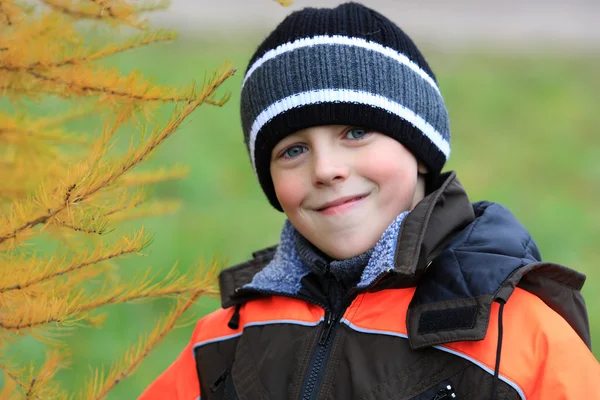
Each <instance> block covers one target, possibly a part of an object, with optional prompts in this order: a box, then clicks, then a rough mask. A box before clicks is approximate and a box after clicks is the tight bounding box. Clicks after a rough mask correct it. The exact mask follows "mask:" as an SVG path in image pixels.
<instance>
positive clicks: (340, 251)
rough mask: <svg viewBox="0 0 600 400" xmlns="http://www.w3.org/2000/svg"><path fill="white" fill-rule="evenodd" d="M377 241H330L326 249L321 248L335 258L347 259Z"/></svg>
mask: <svg viewBox="0 0 600 400" xmlns="http://www.w3.org/2000/svg"><path fill="white" fill-rule="evenodd" d="M375 243H376V241H375V242H373V243H371V241H363V242H362V243H351V244H348V243H344V244H341V245H340V244H339V243H328V244H327V246H323V247H326V248H325V249H323V248H321V247H320V246H317V247H319V248H320V250H321V251H323V252H324V253H325V254H327V255H328V256H329V257H331V258H333V259H335V260H346V259H348V258H352V257H356V256H358V255H360V254H362V253H364V252H365V251H367V250H369V249H370V248H372V247H373V246H375Z"/></svg>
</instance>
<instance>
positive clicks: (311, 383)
mask: <svg viewBox="0 0 600 400" xmlns="http://www.w3.org/2000/svg"><path fill="white" fill-rule="evenodd" d="M337 322H338V321H337V318H336V317H335V316H334V315H333V313H332V312H330V311H328V310H326V311H325V326H324V327H323V330H322V331H321V335H320V336H319V342H318V344H317V348H316V349H315V350H314V352H313V355H312V358H311V360H310V363H309V367H308V371H309V373H308V374H307V375H306V377H305V378H304V384H303V385H302V391H301V392H300V393H301V399H302V400H312V399H314V398H316V397H317V395H318V393H319V391H318V390H315V387H316V388H318V387H319V386H320V385H319V384H320V383H321V380H322V379H323V374H324V372H325V370H324V369H323V365H326V364H327V359H328V358H329V352H330V350H331V343H333V340H332V337H333V331H334V330H335V327H336V326H337Z"/></svg>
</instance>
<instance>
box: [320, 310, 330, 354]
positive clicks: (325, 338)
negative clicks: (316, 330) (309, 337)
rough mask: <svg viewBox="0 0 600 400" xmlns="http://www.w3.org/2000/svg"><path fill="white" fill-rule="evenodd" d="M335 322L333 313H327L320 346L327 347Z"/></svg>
mask: <svg viewBox="0 0 600 400" xmlns="http://www.w3.org/2000/svg"><path fill="white" fill-rule="evenodd" d="M333 322H334V318H333V313H327V316H326V318H325V327H324V328H323V331H322V332H321V337H320V338H319V345H321V346H325V345H326V344H327V341H328V340H329V336H331V330H332V328H333Z"/></svg>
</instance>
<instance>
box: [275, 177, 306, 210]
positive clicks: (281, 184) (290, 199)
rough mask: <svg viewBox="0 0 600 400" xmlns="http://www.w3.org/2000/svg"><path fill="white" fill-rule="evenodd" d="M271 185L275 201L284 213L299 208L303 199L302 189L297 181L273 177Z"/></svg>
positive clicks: (289, 178)
mask: <svg viewBox="0 0 600 400" xmlns="http://www.w3.org/2000/svg"><path fill="white" fill-rule="evenodd" d="M273 184H274V186H275V193H276V195H277V199H278V200H279V203H280V204H281V207H283V209H284V210H286V212H287V211H288V210H289V211H290V212H293V210H294V209H295V208H297V207H299V206H300V204H301V203H302V200H303V199H304V189H303V187H302V184H301V183H300V181H299V180H298V179H294V178H293V177H283V176H281V177H274V179H273Z"/></svg>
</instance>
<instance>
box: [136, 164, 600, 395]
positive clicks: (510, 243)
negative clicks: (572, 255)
mask: <svg viewBox="0 0 600 400" xmlns="http://www.w3.org/2000/svg"><path fill="white" fill-rule="evenodd" d="M436 187H437V189H436V190H434V191H432V192H431V193H430V194H429V195H428V196H427V197H425V199H424V200H422V201H421V202H420V203H419V204H418V205H417V206H416V207H415V208H414V209H413V210H412V211H411V212H410V213H409V214H408V215H407V216H406V218H404V219H403V221H402V227H401V229H400V230H399V234H398V236H397V238H395V240H394V246H393V247H392V251H384V252H383V253H382V254H381V255H380V262H379V263H378V265H376V266H375V267H374V268H375V269H372V270H370V271H369V276H370V278H369V279H368V280H367V281H365V280H364V279H362V280H361V282H360V283H359V284H358V285H356V287H354V288H352V289H351V290H350V291H349V292H348V293H347V294H346V295H345V296H344V298H343V299H342V300H341V301H339V306H336V307H333V306H332V305H331V298H330V297H329V295H330V293H329V292H328V289H329V288H328V287H329V286H330V285H329V282H327V279H325V278H324V277H323V276H318V275H317V274H314V273H311V272H307V271H305V270H303V269H302V268H301V267H298V266H297V264H296V263H294V262H291V261H290V254H292V253H293V249H291V248H290V247H289V246H290V245H289V243H285V242H283V241H282V242H280V245H279V247H272V248H269V249H265V250H263V251H259V252H256V253H254V254H253V258H252V259H251V260H250V261H247V262H245V263H243V264H240V265H237V266H235V267H232V268H229V269H227V270H224V271H223V272H222V273H221V275H220V278H219V279H220V286H221V300H222V309H220V310H218V311H215V312H213V313H211V314H209V315H207V316H206V317H204V318H202V319H201V320H200V321H199V322H198V324H197V326H196V328H195V330H194V332H193V334H192V338H191V341H190V342H189V344H188V345H187V346H186V348H185V349H184V350H183V352H182V353H181V355H180V356H179V358H178V359H177V360H176V361H175V362H174V363H173V364H172V365H171V366H170V367H169V368H168V369H167V370H166V371H165V372H164V373H163V374H162V375H161V376H159V377H158V379H156V381H154V382H153V383H152V384H151V385H150V386H149V387H148V388H147V390H146V391H145V392H144V393H143V394H142V396H141V399H143V400H153V399H182V400H194V399H198V398H201V399H202V400H210V399H361V400H367V399H419V400H434V399H435V400H441V399H459V400H460V399H473V400H477V399H490V398H496V399H511V400H512V399H528V400H538V399H539V400H541V399H543V400H548V399H600V366H599V364H598V362H597V361H596V360H595V358H594V356H593V355H592V353H591V351H590V332H589V325H588V319H587V312H586V309H585V304H584V301H583V298H582V296H581V294H580V292H579V291H580V289H581V287H582V286H583V283H584V281H585V276H584V275H582V274H580V273H578V272H576V271H573V270H570V269H568V268H566V267H563V266H560V265H557V264H552V263H547V262H542V261H541V259H540V254H539V252H538V249H537V247H536V245H535V243H534V241H533V240H532V238H531V236H530V235H529V233H528V232H527V230H526V229H525V228H524V227H523V226H522V225H521V224H519V223H518V222H517V220H516V219H515V218H514V217H513V216H512V214H511V213H510V212H509V211H508V210H507V209H506V208H504V207H502V206H500V205H498V204H494V203H489V202H480V203H475V204H471V203H470V201H469V199H468V197H467V195H466V193H465V191H464V189H463V188H462V186H461V185H460V183H459V181H458V180H457V178H456V176H455V174H454V173H448V174H445V175H442V177H441V178H440V180H439V182H438V183H437V186H436ZM388 250H389V249H388ZM292 261H293V260H292ZM294 266H295V267H294ZM365 275H367V272H366V270H365V273H364V274H363V277H364V276H365ZM333 308H337V309H335V310H334V309H333Z"/></svg>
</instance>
